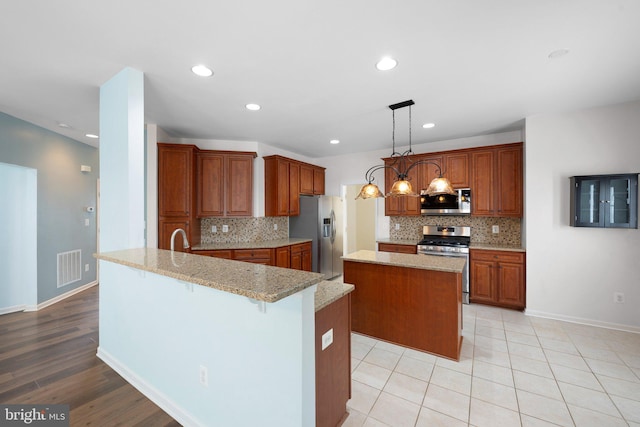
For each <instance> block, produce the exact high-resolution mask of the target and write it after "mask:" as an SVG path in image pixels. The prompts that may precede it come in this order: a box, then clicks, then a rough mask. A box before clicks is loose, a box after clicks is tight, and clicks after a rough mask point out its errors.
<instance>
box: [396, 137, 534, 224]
mask: <svg viewBox="0 0 640 427" xmlns="http://www.w3.org/2000/svg"><path fill="white" fill-rule="evenodd" d="M383 160H384V161H385V164H387V165H390V164H391V163H392V162H393V159H391V158H385V159H383ZM410 160H411V161H412V162H418V161H421V160H425V161H431V162H435V163H437V164H438V165H440V166H441V167H442V174H443V176H444V177H445V178H447V179H448V180H449V181H450V182H451V185H452V186H453V188H456V189H457V188H471V215H472V216H495V217H522V191H523V188H522V183H523V177H522V174H523V167H522V143H520V142H519V143H514V144H505V145H494V146H490V147H479V148H470V149H464V150H453V151H443V152H438V153H424V154H415V155H412V156H410ZM437 176H438V167H437V166H436V165H434V164H432V163H423V164H420V165H418V166H416V167H415V168H413V169H412V170H411V173H410V174H409V181H410V182H411V184H412V185H413V188H414V190H415V191H416V193H419V192H420V190H422V189H424V188H427V187H428V186H429V183H430V182H431V181H432V180H433V179H434V178H436V177H437ZM396 178H397V176H396V174H395V172H394V171H393V170H391V169H385V188H386V191H387V192H388V191H389V190H390V189H391V185H392V184H393V182H394V181H395V180H396ZM385 215H387V216H397V215H413V216H417V215H420V199H419V198H418V197H411V196H400V197H388V198H387V199H385Z"/></svg>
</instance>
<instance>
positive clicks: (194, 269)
mask: <svg viewBox="0 0 640 427" xmlns="http://www.w3.org/2000/svg"><path fill="white" fill-rule="evenodd" d="M94 256H95V257H96V258H97V259H100V260H104V261H110V262H114V263H117V264H122V265H126V266H128V267H132V268H136V269H139V270H144V271H149V272H151V273H156V274H160V275H163V276H167V277H172V278H174V279H177V280H181V281H184V282H189V283H195V284H198V285H202V286H207V287H210V288H214V289H218V290H221V291H224V292H229V293H232V294H236V295H242V296H245V297H248V298H253V299H256V300H259V301H265V302H276V301H279V300H281V299H283V298H285V297H288V296H289V295H292V294H295V293H296V292H299V291H301V290H303V289H306V288H308V287H310V286H313V285H315V284H317V283H319V282H320V281H322V279H323V277H324V276H323V275H322V274H320V273H309V272H307V271H300V270H293V269H290V268H280V267H271V266H266V265H260V264H252V263H249V262H241V261H231V260H226V259H220V258H213V257H209V256H202V255H193V254H187V253H183V252H173V253H172V252H171V251H167V250H164V249H154V248H140V249H126V250H121V251H113V252H106V253H99V254H95V255H94Z"/></svg>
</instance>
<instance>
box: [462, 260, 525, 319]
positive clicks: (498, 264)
mask: <svg viewBox="0 0 640 427" xmlns="http://www.w3.org/2000/svg"><path fill="white" fill-rule="evenodd" d="M469 252H470V266H471V268H470V270H469V287H470V292H469V293H470V296H469V298H470V301H471V302H472V303H480V304H489V305H495V306H499V307H504V308H514V309H516V310H523V309H524V308H525V306H526V287H525V254H524V253H523V252H509V251H494V250H485V249H471V250H470V251H469Z"/></svg>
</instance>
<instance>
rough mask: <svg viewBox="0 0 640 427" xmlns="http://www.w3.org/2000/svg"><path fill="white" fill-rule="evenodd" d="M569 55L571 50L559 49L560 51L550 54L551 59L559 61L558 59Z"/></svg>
mask: <svg viewBox="0 0 640 427" xmlns="http://www.w3.org/2000/svg"><path fill="white" fill-rule="evenodd" d="M567 53H569V49H558V50H554V51H553V52H551V53H550V54H549V59H557V58H562V57H563V56H565V55H566V54H567Z"/></svg>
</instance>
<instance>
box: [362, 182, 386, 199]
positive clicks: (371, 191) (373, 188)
mask: <svg viewBox="0 0 640 427" xmlns="http://www.w3.org/2000/svg"><path fill="white" fill-rule="evenodd" d="M374 197H384V194H382V192H381V191H380V189H379V188H378V186H377V185H375V184H372V183H368V184H365V185H363V186H362V188H361V189H360V193H358V195H357V196H356V200H358V199H371V198H374Z"/></svg>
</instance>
